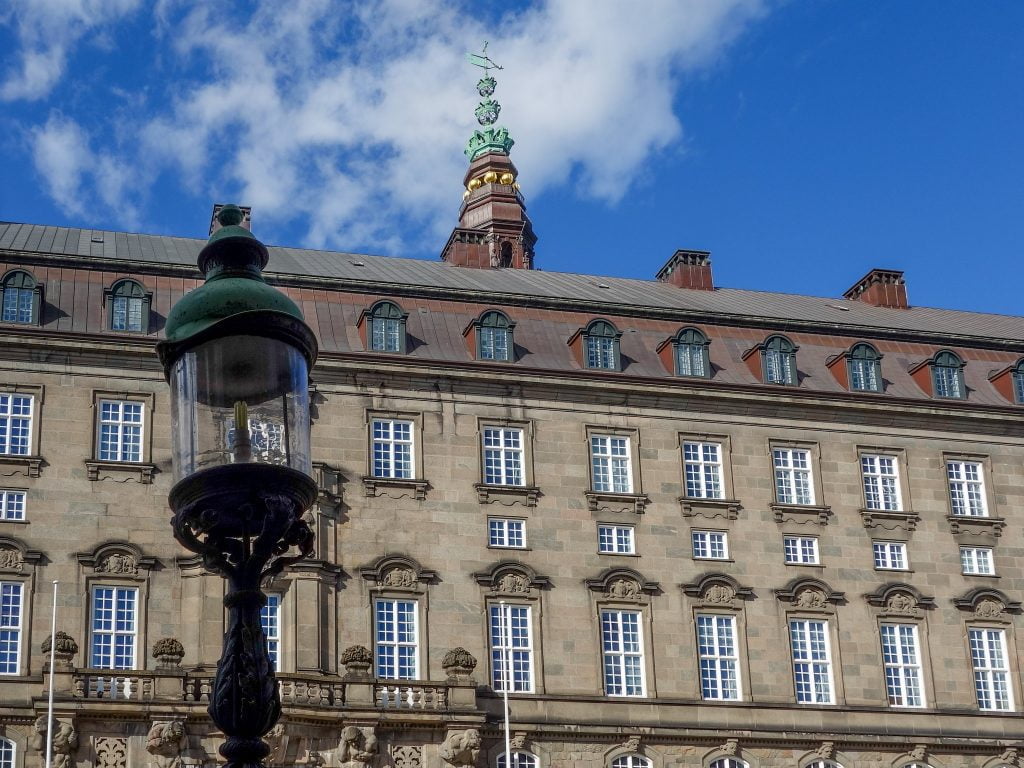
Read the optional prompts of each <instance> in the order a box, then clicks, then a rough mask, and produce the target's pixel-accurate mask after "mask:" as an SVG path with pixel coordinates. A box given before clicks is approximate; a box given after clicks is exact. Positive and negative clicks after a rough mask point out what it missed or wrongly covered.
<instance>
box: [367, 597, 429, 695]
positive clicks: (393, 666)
mask: <svg viewBox="0 0 1024 768" xmlns="http://www.w3.org/2000/svg"><path fill="white" fill-rule="evenodd" d="M416 611H417V606H416V602H415V601H414V600H377V601H376V603H375V605H374V622H375V624H376V626H375V630H374V634H375V637H376V651H377V654H376V655H377V677H383V678H387V679H390V680H416V679H418V677H419V674H418V669H417V663H418V657H419V633H418V630H417V623H418V622H417V615H416Z"/></svg>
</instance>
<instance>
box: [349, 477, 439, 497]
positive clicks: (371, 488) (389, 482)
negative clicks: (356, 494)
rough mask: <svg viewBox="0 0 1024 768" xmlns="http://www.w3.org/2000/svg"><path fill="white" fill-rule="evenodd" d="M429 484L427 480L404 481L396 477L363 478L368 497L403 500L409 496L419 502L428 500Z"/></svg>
mask: <svg viewBox="0 0 1024 768" xmlns="http://www.w3.org/2000/svg"><path fill="white" fill-rule="evenodd" d="M429 485H430V484H429V483H428V482H427V481H426V480H404V479H398V478H395V477H369V476H364V477H363V490H364V491H365V492H366V495H367V496H387V497H388V498H392V499H401V498H402V497H404V496H408V497H409V498H411V499H416V500H417V501H423V500H424V499H425V498H427V488H428V487H429Z"/></svg>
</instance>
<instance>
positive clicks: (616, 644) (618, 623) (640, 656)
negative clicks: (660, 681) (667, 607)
mask: <svg viewBox="0 0 1024 768" xmlns="http://www.w3.org/2000/svg"><path fill="white" fill-rule="evenodd" d="M627 624H628V625H630V626H629V627H628V628H627V627H626V625H627ZM643 625H644V615H643V613H642V612H641V611H624V610H618V609H614V608H602V609H601V658H602V672H603V674H602V677H603V679H604V693H605V695H606V696H614V697H633V698H637V697H644V696H646V695H647V681H646V678H647V670H646V669H645V663H646V660H645V658H644V626H643ZM634 630H635V632H634ZM627 632H628V633H629V634H630V635H631V636H630V637H627V636H626V635H627ZM632 635H635V637H632Z"/></svg>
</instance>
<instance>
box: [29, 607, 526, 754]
mask: <svg viewBox="0 0 1024 768" xmlns="http://www.w3.org/2000/svg"><path fill="white" fill-rule="evenodd" d="M500 605H501V641H502V644H503V645H504V646H505V653H504V654H503V655H504V656H505V674H504V675H502V677H503V678H504V680H503V681H502V682H503V683H504V685H503V686H502V699H504V701H505V768H514V766H513V765H512V734H511V733H509V729H508V721H509V716H508V689H509V688H510V687H511V686H512V632H511V629H512V628H511V626H510V623H511V616H510V615H509V606H508V605H507V604H506V603H505V601H504V600H502V601H501V603H500ZM46 768H50V766H47V767H46Z"/></svg>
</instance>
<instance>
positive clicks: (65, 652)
mask: <svg viewBox="0 0 1024 768" xmlns="http://www.w3.org/2000/svg"><path fill="white" fill-rule="evenodd" d="M39 649H40V650H41V651H42V652H43V655H44V656H45V657H46V661H45V662H44V663H46V664H49V662H50V635H47V636H46V637H45V638H44V639H43V642H42V643H41V644H40V646H39ZM76 653H78V643H76V642H75V638H73V637H72V636H71V635H69V634H68V633H67V632H61V631H60V630H57V647H56V648H55V649H54V651H53V655H54V658H55V659H56V662H57V668H58V669H60V668H65V669H66V668H68V667H70V666H71V659H73V658H74V656H75V654H76Z"/></svg>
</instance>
